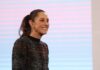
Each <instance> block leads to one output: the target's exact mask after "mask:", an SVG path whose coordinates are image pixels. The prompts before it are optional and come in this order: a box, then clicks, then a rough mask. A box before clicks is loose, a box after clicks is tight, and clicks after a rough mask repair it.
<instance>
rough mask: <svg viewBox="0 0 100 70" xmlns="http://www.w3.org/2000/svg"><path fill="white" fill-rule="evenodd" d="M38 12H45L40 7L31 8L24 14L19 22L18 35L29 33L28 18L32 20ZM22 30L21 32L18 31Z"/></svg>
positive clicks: (27, 34)
mask: <svg viewBox="0 0 100 70" xmlns="http://www.w3.org/2000/svg"><path fill="white" fill-rule="evenodd" d="M39 12H45V11H44V10H41V9H35V10H33V11H32V12H31V13H30V14H29V15H26V16H25V17H24V18H23V20H22V23H21V26H20V29H19V35H20V36H23V35H25V36H29V35H30V33H31V26H30V24H29V20H32V21H34V19H35V17H37V15H38V13H39ZM21 31H22V34H20V32H21Z"/></svg>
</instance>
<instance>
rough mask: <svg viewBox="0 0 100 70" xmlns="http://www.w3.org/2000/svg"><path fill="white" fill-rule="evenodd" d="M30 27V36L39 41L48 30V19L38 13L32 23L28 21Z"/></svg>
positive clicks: (42, 13)
mask: <svg viewBox="0 0 100 70" xmlns="http://www.w3.org/2000/svg"><path fill="white" fill-rule="evenodd" d="M29 24H30V26H31V33H30V36H32V37H35V38H38V39H40V38H41V37H42V35H44V34H46V33H47V31H48V28H49V19H48V16H47V15H46V14H45V12H39V13H38V15H37V17H35V20H34V22H33V21H32V20H29Z"/></svg>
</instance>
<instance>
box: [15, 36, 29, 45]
mask: <svg viewBox="0 0 100 70" xmlns="http://www.w3.org/2000/svg"><path fill="white" fill-rule="evenodd" d="M29 40H30V39H29V38H28V37H27V36H21V37H19V38H18V39H17V40H16V41H15V43H14V44H23V43H24V44H27V43H29Z"/></svg>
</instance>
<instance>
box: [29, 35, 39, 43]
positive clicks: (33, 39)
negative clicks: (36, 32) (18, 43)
mask: <svg viewBox="0 0 100 70" xmlns="http://www.w3.org/2000/svg"><path fill="white" fill-rule="evenodd" d="M28 37H29V38H30V39H31V40H32V41H35V42H40V39H38V38H35V37H32V36H28Z"/></svg>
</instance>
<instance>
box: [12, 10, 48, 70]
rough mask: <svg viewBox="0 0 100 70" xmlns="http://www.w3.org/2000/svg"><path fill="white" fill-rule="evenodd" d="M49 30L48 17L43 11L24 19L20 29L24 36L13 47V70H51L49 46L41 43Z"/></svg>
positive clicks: (33, 13)
mask: <svg viewBox="0 0 100 70" xmlns="http://www.w3.org/2000/svg"><path fill="white" fill-rule="evenodd" d="M48 28H49V20H48V17H47V15H46V14H45V11H43V10H41V9H36V10H33V11H32V12H31V13H30V14H29V15H27V16H25V17H24V19H23V21H22V24H21V27H20V31H22V35H21V36H20V38H19V39H17V40H16V42H15V43H14V47H13V53H12V70H49V69H48V46H47V44H46V43H44V42H42V41H41V37H42V36H43V35H44V34H46V33H47V31H48Z"/></svg>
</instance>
